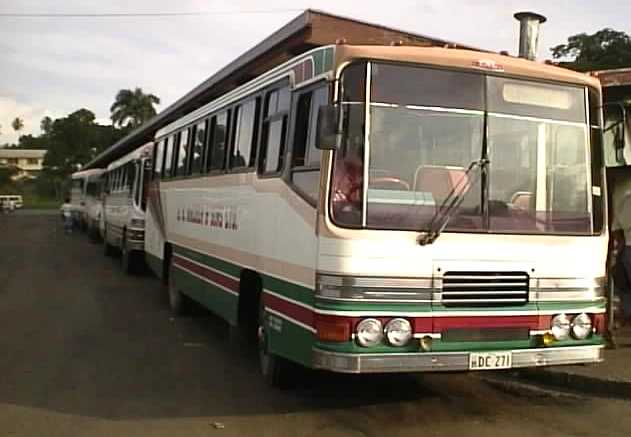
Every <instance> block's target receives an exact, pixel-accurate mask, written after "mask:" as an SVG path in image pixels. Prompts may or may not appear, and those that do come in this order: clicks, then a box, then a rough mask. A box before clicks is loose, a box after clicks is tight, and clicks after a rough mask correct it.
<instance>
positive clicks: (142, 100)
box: [110, 88, 160, 128]
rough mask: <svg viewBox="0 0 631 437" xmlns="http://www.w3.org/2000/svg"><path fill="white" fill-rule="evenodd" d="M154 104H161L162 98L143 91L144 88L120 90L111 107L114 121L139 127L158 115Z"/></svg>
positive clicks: (125, 126) (120, 124)
mask: <svg viewBox="0 0 631 437" xmlns="http://www.w3.org/2000/svg"><path fill="white" fill-rule="evenodd" d="M154 104H155V105H158V104H160V99H159V98H158V97H157V96H155V95H153V94H145V93H143V92H142V88H136V89H135V90H133V91H132V90H128V89H125V90H120V91H119V92H118V94H116V100H115V101H114V103H113V104H112V106H111V107H110V112H111V113H112V115H111V119H112V123H114V126H118V127H124V128H135V127H138V126H140V125H141V124H143V123H144V122H146V121H148V120H149V119H150V118H151V117H153V116H154V115H156V110H155V108H154V107H153V105H154Z"/></svg>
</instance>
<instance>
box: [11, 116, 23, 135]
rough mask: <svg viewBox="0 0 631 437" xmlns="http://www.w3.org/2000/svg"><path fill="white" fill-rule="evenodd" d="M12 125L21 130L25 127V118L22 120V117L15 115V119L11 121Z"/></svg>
mask: <svg viewBox="0 0 631 437" xmlns="http://www.w3.org/2000/svg"><path fill="white" fill-rule="evenodd" d="M11 126H12V127H13V130H14V131H16V132H19V131H21V130H22V129H23V128H24V120H22V119H21V118H20V117H15V119H14V120H13V122H12V123H11Z"/></svg>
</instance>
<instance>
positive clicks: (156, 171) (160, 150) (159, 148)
mask: <svg viewBox="0 0 631 437" xmlns="http://www.w3.org/2000/svg"><path fill="white" fill-rule="evenodd" d="M165 141H166V139H165V140H161V141H160V142H158V144H157V145H156V148H155V149H154V153H155V155H154V157H153V178H154V179H159V178H160V175H161V174H162V162H163V158H164V143H165Z"/></svg>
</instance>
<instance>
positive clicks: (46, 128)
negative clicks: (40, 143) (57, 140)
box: [39, 115, 53, 135]
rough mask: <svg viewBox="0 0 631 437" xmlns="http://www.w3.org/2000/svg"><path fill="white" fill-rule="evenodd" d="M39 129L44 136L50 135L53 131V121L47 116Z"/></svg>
mask: <svg viewBox="0 0 631 437" xmlns="http://www.w3.org/2000/svg"><path fill="white" fill-rule="evenodd" d="M39 127H40V129H41V130H42V132H43V133H44V135H48V134H50V132H51V131H52V130H53V119H52V118H50V117H49V116H48V115H47V116H46V117H44V118H42V121H41V122H40V123H39Z"/></svg>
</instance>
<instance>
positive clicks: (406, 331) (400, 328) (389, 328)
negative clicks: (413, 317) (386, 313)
mask: <svg viewBox="0 0 631 437" xmlns="http://www.w3.org/2000/svg"><path fill="white" fill-rule="evenodd" d="M384 331H385V333H386V338H387V339H388V343H390V344H391V345H392V346H405V345H406V344H408V342H409V341H410V339H411V338H412V325H410V322H408V321H407V320H405V319H392V320H390V321H389V322H388V323H386V328H385V330H384Z"/></svg>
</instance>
